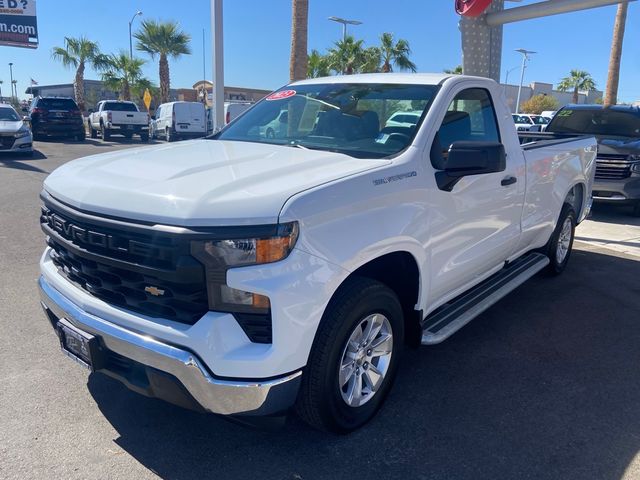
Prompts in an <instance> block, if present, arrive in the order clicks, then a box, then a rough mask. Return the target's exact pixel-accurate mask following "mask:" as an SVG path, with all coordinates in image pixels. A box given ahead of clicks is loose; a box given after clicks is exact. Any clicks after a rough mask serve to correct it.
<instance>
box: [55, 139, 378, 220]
mask: <svg viewBox="0 0 640 480" xmlns="http://www.w3.org/2000/svg"><path fill="white" fill-rule="evenodd" d="M389 163H390V161H389V160H368V159H367V160H362V159H356V158H352V157H349V156H347V155H344V154H340V153H333V152H323V151H318V150H305V149H300V148H294V147H288V146H279V145H265V144H259V143H248V142H231V141H219V140H193V141H188V142H181V143H176V144H164V145H158V146H155V147H143V148H137V149H129V150H120V151H117V152H110V153H105V154H100V155H94V156H90V157H86V158H82V159H79V160H74V161H72V162H69V163H67V164H65V165H63V166H62V167H60V168H58V169H56V170H55V171H54V172H53V173H52V174H51V175H49V177H47V179H46V180H45V183H44V188H45V190H46V191H47V192H49V193H50V194H51V195H52V196H53V197H55V198H57V199H58V200H61V201H62V202H64V203H67V204H68V205H71V206H73V207H76V208H78V209H81V210H85V211H88V212H93V213H97V214H104V215H110V216H115V217H120V218H125V219H131V220H137V221H143V222H152V223H158V224H167V225H179V226H191V227H193V226H203V227H204V226H221V225H259V224H274V223H277V221H278V215H279V213H280V210H281V209H282V206H283V205H284V203H285V202H286V201H287V199H288V198H290V197H291V196H292V195H295V194H296V193H298V192H301V191H303V190H306V189H309V188H312V187H315V186H317V185H320V184H323V183H326V182H329V181H332V180H337V179H339V178H342V177H345V176H348V175H353V174H356V173H359V172H364V171H366V170H370V169H373V168H376V167H380V166H383V165H386V164H389Z"/></svg>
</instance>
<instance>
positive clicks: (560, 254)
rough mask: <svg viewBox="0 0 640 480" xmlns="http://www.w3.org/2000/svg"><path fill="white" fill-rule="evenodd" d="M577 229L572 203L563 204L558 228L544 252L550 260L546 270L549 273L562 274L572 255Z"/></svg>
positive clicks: (552, 274) (553, 274)
mask: <svg viewBox="0 0 640 480" xmlns="http://www.w3.org/2000/svg"><path fill="white" fill-rule="evenodd" d="M575 230H576V212H575V211H574V210H573V207H572V206H571V205H569V204H568V203H565V204H564V205H563V206H562V210H561V212H560V218H559V220H558V224H557V225H556V229H555V230H554V231H553V234H552V235H551V238H550V239H549V242H548V243H547V245H546V247H545V248H544V249H543V252H542V253H544V254H545V255H546V256H547V257H549V260H550V263H549V265H548V266H547V270H546V273H547V274H548V275H551V276H555V275H560V274H561V273H562V272H563V271H564V269H565V268H566V267H567V264H568V263H569V258H570V257H571V249H572V247H573V239H574V237H575Z"/></svg>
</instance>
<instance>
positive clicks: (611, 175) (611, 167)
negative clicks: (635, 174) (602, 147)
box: [596, 153, 633, 180]
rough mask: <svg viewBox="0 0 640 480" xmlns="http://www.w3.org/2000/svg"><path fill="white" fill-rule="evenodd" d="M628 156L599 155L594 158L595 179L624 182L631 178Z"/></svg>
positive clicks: (630, 163)
mask: <svg viewBox="0 0 640 480" xmlns="http://www.w3.org/2000/svg"><path fill="white" fill-rule="evenodd" d="M632 163H633V162H631V161H630V160H629V156H628V155H614V154H605V153H599V154H598V157H597V158H596V178H597V179H600V180H624V179H625V178H629V177H630V176H631V165H632Z"/></svg>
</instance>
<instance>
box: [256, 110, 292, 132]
mask: <svg viewBox="0 0 640 480" xmlns="http://www.w3.org/2000/svg"><path fill="white" fill-rule="evenodd" d="M288 124H289V111H288V110H282V111H281V112H280V113H279V114H278V116H277V117H276V118H275V119H273V120H272V121H270V122H269V123H268V124H266V125H265V126H264V127H261V129H262V131H263V132H264V136H265V137H266V138H282V137H285V136H286V135H287V127H288Z"/></svg>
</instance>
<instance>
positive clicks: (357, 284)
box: [296, 277, 404, 434]
mask: <svg viewBox="0 0 640 480" xmlns="http://www.w3.org/2000/svg"><path fill="white" fill-rule="evenodd" d="M403 344H404V319H403V315H402V306H401V305H400V301H399V300H398V297H397V295H396V294H395V293H394V292H393V291H392V290H391V289H390V288H388V287H387V286H385V285H384V284H382V283H380V282H376V281H374V280H371V279H368V278H359V277H356V278H353V279H350V280H347V283H345V285H343V286H342V287H340V290H339V291H338V293H337V294H336V296H335V297H334V298H333V299H332V300H331V302H330V303H329V306H328V307H327V310H326V311H325V313H324V315H323V317H322V321H321V323H320V327H319V328H318V331H317V333H316V340H315V342H314V345H313V348H312V349H311V354H310V356H309V362H308V364H307V367H306V369H305V373H304V375H303V378H302V385H301V387H300V392H299V396H298V400H297V403H296V411H297V413H298V415H299V416H300V418H302V420H304V421H305V422H306V423H308V424H309V425H311V426H312V427H314V428H317V429H319V430H324V431H329V432H334V433H342V434H344V433H349V432H351V431H354V430H356V429H357V428H359V427H361V426H363V425H364V424H365V423H367V422H368V421H369V420H371V418H373V416H374V415H375V414H376V412H377V411H378V410H379V409H380V407H381V406H382V404H383V402H384V400H385V398H386V396H387V394H388V393H389V390H390V389H391V386H392V384H393V380H394V378H395V375H396V371H397V368H398V363H399V360H400V354H401V351H402V348H403Z"/></svg>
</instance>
